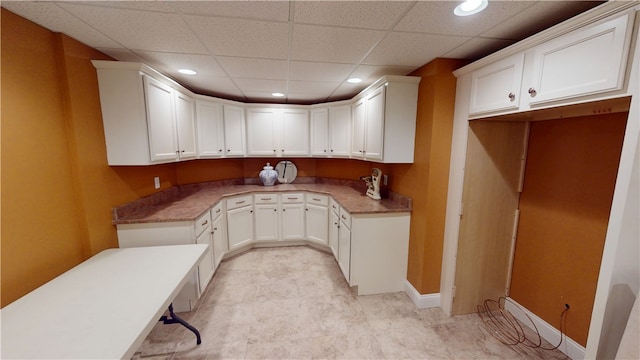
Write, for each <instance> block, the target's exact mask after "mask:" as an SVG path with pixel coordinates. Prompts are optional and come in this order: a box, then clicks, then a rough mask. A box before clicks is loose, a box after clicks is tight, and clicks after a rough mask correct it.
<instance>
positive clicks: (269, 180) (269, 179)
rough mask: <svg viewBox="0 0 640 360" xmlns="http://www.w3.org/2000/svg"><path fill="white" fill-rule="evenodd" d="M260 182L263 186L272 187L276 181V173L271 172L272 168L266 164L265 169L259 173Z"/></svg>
mask: <svg viewBox="0 0 640 360" xmlns="http://www.w3.org/2000/svg"><path fill="white" fill-rule="evenodd" d="M260 180H262V184H264V186H272V185H273V184H275V183H276V180H278V172H277V171H275V170H273V166H271V164H269V163H267V165H266V166H265V167H263V168H262V171H260Z"/></svg>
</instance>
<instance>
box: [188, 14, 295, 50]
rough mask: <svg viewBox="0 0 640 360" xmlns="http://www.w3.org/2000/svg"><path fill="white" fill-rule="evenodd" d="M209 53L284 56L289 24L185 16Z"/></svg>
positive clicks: (286, 48) (287, 47)
mask: <svg viewBox="0 0 640 360" xmlns="http://www.w3.org/2000/svg"><path fill="white" fill-rule="evenodd" d="M184 18H185V20H186V21H187V22H188V23H189V26H190V27H191V28H192V29H193V31H194V33H195V34H196V36H197V37H198V38H200V39H201V40H202V42H203V43H204V44H205V45H206V46H207V48H208V49H209V50H210V51H211V53H213V54H215V55H220V56H236V57H255V58H267V59H286V58H287V57H288V53H289V24H287V23H286V22H267V21H257V20H246V19H234V18H222V17H205V16H191V15H190V16H185V17H184Z"/></svg>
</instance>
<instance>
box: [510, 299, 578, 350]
mask: <svg viewBox="0 0 640 360" xmlns="http://www.w3.org/2000/svg"><path fill="white" fill-rule="evenodd" d="M508 299H509V301H506V302H505V309H507V310H508V311H509V312H510V313H511V314H512V315H513V316H515V318H516V319H518V320H520V321H521V322H522V323H523V324H525V325H526V326H529V327H531V322H532V321H533V323H534V324H535V326H536V327H537V328H538V331H539V332H540V336H542V338H543V339H545V340H547V341H548V342H549V343H551V344H553V346H555V345H557V344H558V342H560V330H558V329H556V328H555V327H553V326H551V325H550V324H549V323H547V322H546V321H544V320H542V319H541V318H540V317H538V316H537V315H536V314H534V313H532V312H531V311H529V310H528V309H526V308H525V307H524V306H522V305H520V304H518V302H516V301H515V300H513V299H511V298H508ZM525 314H526V315H525ZM527 315H528V316H529V317H530V318H531V320H529V319H528V318H527ZM558 350H560V351H562V352H563V353H564V354H565V355H567V356H568V357H570V358H571V359H573V360H583V359H584V356H585V348H584V347H583V346H582V345H580V344H578V343H577V342H575V341H574V340H573V339H571V338H570V337H568V336H567V335H566V334H565V335H564V340H562V344H561V345H560V347H559V348H558Z"/></svg>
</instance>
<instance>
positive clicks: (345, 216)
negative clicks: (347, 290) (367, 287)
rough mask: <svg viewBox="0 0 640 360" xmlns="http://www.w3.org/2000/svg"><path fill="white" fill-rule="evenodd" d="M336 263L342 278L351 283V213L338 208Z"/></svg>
mask: <svg viewBox="0 0 640 360" xmlns="http://www.w3.org/2000/svg"><path fill="white" fill-rule="evenodd" d="M338 265H339V266H340V270H342V274H343V275H344V278H345V279H347V282H348V283H349V284H350V285H352V286H353V284H352V283H351V215H349V213H348V212H346V211H345V210H344V209H340V227H339V228H338Z"/></svg>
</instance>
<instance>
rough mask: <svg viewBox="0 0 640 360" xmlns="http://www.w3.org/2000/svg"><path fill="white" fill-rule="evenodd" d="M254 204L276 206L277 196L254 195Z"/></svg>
mask: <svg viewBox="0 0 640 360" xmlns="http://www.w3.org/2000/svg"><path fill="white" fill-rule="evenodd" d="M253 203H254V204H277V203H278V194H254V195H253Z"/></svg>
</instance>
